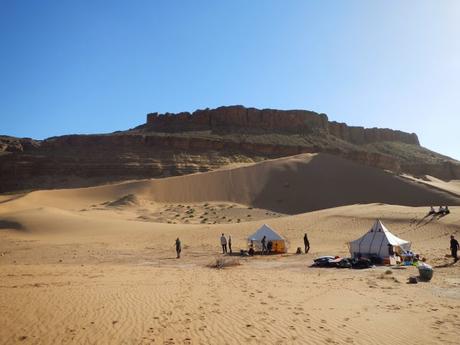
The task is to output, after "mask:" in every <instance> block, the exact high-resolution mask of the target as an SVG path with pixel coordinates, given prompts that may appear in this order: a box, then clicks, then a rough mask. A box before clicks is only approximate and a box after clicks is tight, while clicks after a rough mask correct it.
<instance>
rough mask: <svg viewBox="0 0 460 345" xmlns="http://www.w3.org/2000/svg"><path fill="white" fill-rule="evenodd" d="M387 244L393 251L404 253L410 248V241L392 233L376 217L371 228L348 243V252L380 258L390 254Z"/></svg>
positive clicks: (353, 254) (354, 255)
mask: <svg viewBox="0 0 460 345" xmlns="http://www.w3.org/2000/svg"><path fill="white" fill-rule="evenodd" d="M389 244H391V246H392V247H393V251H394V252H395V253H404V252H407V251H409V250H410V246H411V243H410V242H409V241H406V240H403V239H401V238H399V237H397V236H395V235H393V234H392V233H391V232H390V231H389V230H388V229H387V228H386V227H385V225H383V223H382V222H381V221H380V220H378V219H377V221H376V222H375V223H374V225H373V226H372V228H371V229H370V230H369V231H368V232H367V233H366V234H364V235H363V236H361V237H360V238H358V239H357V240H354V241H351V242H350V243H349V247H350V254H351V256H353V257H356V256H358V254H360V255H362V256H364V257H366V256H378V257H380V258H384V257H388V256H389V255H390V250H389Z"/></svg>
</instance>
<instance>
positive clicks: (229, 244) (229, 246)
mask: <svg viewBox="0 0 460 345" xmlns="http://www.w3.org/2000/svg"><path fill="white" fill-rule="evenodd" d="M228 250H229V251H230V254H232V235H228Z"/></svg>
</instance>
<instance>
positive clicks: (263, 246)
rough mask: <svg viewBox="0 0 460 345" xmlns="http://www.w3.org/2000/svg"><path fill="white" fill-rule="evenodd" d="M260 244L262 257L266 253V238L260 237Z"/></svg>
mask: <svg viewBox="0 0 460 345" xmlns="http://www.w3.org/2000/svg"><path fill="white" fill-rule="evenodd" d="M260 242H261V243H262V255H263V254H265V253H266V251H267V236H264V237H262V240H261V241H260Z"/></svg>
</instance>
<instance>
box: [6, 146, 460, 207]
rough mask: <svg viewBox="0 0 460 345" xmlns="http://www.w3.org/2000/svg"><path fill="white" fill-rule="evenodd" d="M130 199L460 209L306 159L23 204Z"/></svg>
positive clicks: (332, 159)
mask: <svg viewBox="0 0 460 345" xmlns="http://www.w3.org/2000/svg"><path fill="white" fill-rule="evenodd" d="M127 198H131V199H132V198H134V199H135V200H136V201H138V200H140V201H142V200H145V201H148V202H158V203H194V202H198V203H199V202H208V201H224V202H233V203H238V204H243V205H248V206H252V207H256V208H260V209H266V210H271V211H275V212H279V213H284V214H299V213H303V212H309V211H315V210H320V209H326V208H331V207H337V206H344V205H350V204H369V203H385V204H394V205H404V206H429V205H435V206H437V205H460V197H458V196H456V195H455V194H452V193H450V194H449V193H448V192H445V191H442V190H440V189H435V188H433V187H430V186H428V185H425V184H422V183H418V182H415V181H412V180H409V179H406V178H402V177H399V176H396V175H394V174H392V173H390V172H386V171H383V170H380V169H377V168H372V167H368V166H365V165H361V164H358V163H354V162H352V161H349V160H346V159H342V158H340V157H337V156H333V155H329V154H303V155H298V156H293V157H288V158H280V159H275V160H270V161H265V162H262V163H257V164H252V165H249V166H242V167H237V168H232V169H222V170H217V171H213V172H207V173H198V174H193V175H186V176H179V177H171V178H165V179H156V180H141V181H134V182H125V183H120V184H114V185H106V186H100V187H90V188H80V189H66V190H49V191H38V192H32V193H29V194H28V195H26V196H25V197H24V199H25V200H24V201H34V200H35V201H36V202H37V203H39V204H41V205H44V206H49V207H57V208H61V209H75V207H87V206H88V205H90V204H93V203H111V202H112V203H114V202H115V203H120V200H125V199H127ZM131 199H129V200H131ZM18 201H19V202H21V199H18ZM13 204H14V203H13ZM121 204H123V205H124V203H121ZM131 204H132V203H130V205H131ZM67 205H68V206H67ZM123 205H120V206H123Z"/></svg>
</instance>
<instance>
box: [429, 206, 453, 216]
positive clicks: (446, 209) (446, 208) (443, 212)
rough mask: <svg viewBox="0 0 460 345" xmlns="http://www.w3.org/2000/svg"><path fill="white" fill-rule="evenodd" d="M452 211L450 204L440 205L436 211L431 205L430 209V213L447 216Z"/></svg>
mask: <svg viewBox="0 0 460 345" xmlns="http://www.w3.org/2000/svg"><path fill="white" fill-rule="evenodd" d="M449 213H450V210H449V206H439V209H438V211H437V212H436V211H435V209H434V207H433V206H430V211H429V212H428V215H429V216H430V215H440V216H445V215H447V214H449Z"/></svg>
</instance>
